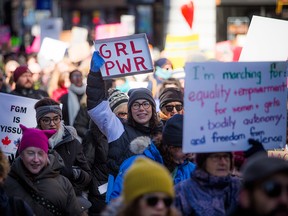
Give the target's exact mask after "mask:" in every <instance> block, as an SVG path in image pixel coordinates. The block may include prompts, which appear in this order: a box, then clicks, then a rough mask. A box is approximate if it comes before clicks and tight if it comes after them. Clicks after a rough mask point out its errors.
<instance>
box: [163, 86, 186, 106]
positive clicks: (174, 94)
mask: <svg viewBox="0 0 288 216" xmlns="http://www.w3.org/2000/svg"><path fill="white" fill-rule="evenodd" d="M174 101H178V102H181V103H182V104H183V93H182V91H181V90H180V89H177V88H165V89H164V90H163V91H162V93H161V94H160V96H159V103H160V104H159V105H160V109H161V108H162V107H163V106H164V105H165V104H167V103H170V102H174Z"/></svg>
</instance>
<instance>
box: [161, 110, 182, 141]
mask: <svg viewBox="0 0 288 216" xmlns="http://www.w3.org/2000/svg"><path fill="white" fill-rule="evenodd" d="M162 141H163V144H165V145H168V146H175V147H182V142H183V115H180V114H176V115H174V116H172V117H171V118H170V119H168V120H167V122H166V124H165V126H164V128H163V133H162Z"/></svg>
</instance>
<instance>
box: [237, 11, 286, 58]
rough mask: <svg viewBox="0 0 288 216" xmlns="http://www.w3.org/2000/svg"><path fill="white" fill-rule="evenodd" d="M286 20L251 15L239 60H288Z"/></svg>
mask: <svg viewBox="0 0 288 216" xmlns="http://www.w3.org/2000/svg"><path fill="white" fill-rule="evenodd" d="M287 38H288V21H286V20H279V19H273V18H267V17H260V16H253V17H252V21H251V23H250V26H249V29H248V33H247V36H246V38H245V42H244V44H243V49H242V51H241V55H240V58H239V61H286V60H288V43H287Z"/></svg>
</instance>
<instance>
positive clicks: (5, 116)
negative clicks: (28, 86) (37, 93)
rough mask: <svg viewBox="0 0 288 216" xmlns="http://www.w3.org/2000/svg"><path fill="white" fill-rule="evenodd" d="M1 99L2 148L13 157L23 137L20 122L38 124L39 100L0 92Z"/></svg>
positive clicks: (0, 135) (34, 125) (0, 131)
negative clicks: (37, 109) (36, 106)
mask: <svg viewBox="0 0 288 216" xmlns="http://www.w3.org/2000/svg"><path fill="white" fill-rule="evenodd" d="M0 101H1V106H0V113H1V118H0V140H1V142H0V148H1V149H2V151H3V152H4V153H5V154H6V155H7V156H8V157H9V159H12V158H13V157H14V154H15V153H16V150H17V147H18V144H19V141H20V138H21V137H22V131H21V129H20V127H19V124H23V125H25V126H26V127H36V125H37V123H36V117H35V116H36V114H35V109H34V105H35V103H36V102H37V101H38V100H35V99H31V98H26V97H20V96H15V95H11V94H4V93H0Z"/></svg>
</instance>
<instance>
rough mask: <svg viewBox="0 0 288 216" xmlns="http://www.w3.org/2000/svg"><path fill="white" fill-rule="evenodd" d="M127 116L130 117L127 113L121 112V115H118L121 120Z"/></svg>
mask: <svg viewBox="0 0 288 216" xmlns="http://www.w3.org/2000/svg"><path fill="white" fill-rule="evenodd" d="M127 115H128V113H127V112H119V113H117V116H118V117H120V118H125V117H126V116H127Z"/></svg>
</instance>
